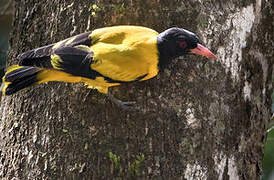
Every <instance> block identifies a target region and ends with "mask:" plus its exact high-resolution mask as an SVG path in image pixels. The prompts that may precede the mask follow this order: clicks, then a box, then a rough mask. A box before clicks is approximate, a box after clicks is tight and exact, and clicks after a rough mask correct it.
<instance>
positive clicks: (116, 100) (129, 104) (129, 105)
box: [108, 91, 136, 110]
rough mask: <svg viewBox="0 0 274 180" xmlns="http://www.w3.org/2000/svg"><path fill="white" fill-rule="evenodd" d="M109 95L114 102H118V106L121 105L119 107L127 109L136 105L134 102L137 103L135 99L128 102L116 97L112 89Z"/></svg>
mask: <svg viewBox="0 0 274 180" xmlns="http://www.w3.org/2000/svg"><path fill="white" fill-rule="evenodd" d="M108 97H109V99H110V100H111V101H112V102H113V103H114V104H116V105H117V106H119V107H121V108H122V109H125V110H126V109H130V108H132V107H133V106H134V104H136V102H135V101H128V102H124V101H121V100H119V99H117V98H115V97H114V96H113V95H112V94H111V93H110V91H108Z"/></svg>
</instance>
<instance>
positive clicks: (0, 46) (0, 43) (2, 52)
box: [0, 0, 274, 180]
mask: <svg viewBox="0 0 274 180" xmlns="http://www.w3.org/2000/svg"><path fill="white" fill-rule="evenodd" d="M12 2H13V1H12V0H1V1H0V77H1V80H2V76H3V73H4V68H5V63H6V54H7V49H8V40H9V34H10V32H11V26H12V8H13V3H12ZM272 81H274V75H273V77H272ZM0 97H1V95H0ZM272 102H274V93H272ZM272 113H274V103H273V104H272ZM273 151H274V117H272V122H271V123H270V127H269V130H268V137H267V141H266V146H265V156H264V161H263V177H262V180H274V152H273Z"/></svg>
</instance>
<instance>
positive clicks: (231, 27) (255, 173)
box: [0, 0, 274, 180]
mask: <svg viewBox="0 0 274 180" xmlns="http://www.w3.org/2000/svg"><path fill="white" fill-rule="evenodd" d="M273 17H274V9H273V3H272V2H271V1H265V0H257V1H256V2H253V1H238V0H229V1H222V2H221V1H217V0H212V1H196V0H189V1H177V0H169V1H166V0H150V1H147V0H138V1H121V0H116V1H115V0H112V1H104V0H95V1H90V0H75V1H72V0H66V1H62V0H55V1H46V0H41V1H34V0H21V1H15V12H14V22H13V25H14V27H13V32H12V36H11V39H10V49H9V54H8V59H9V60H8V64H9V65H11V64H16V63H17V60H16V56H17V55H18V54H19V53H22V52H23V51H26V50H29V49H32V48H36V47H39V46H42V45H46V44H50V43H53V42H56V41H59V40H62V39H64V38H67V37H69V36H72V35H76V34H78V33H81V32H85V31H88V30H93V29H96V28H99V27H105V26H112V25H117V24H132V25H142V26H146V27H150V28H153V29H155V30H157V31H159V32H160V31H163V30H165V29H167V28H169V27H172V26H178V27H184V28H186V29H189V30H191V31H193V32H196V33H197V34H198V35H199V37H200V40H201V42H203V44H205V45H206V46H207V47H208V48H210V49H211V50H212V51H213V52H215V53H216V54H217V55H218V61H216V62H212V61H208V60H206V59H205V58H201V57H198V56H185V57H181V58H178V59H177V60H175V61H174V63H172V64H171V65H170V66H168V67H167V69H165V70H164V71H161V72H160V73H159V75H158V76H157V77H156V78H154V79H151V80H148V81H145V82H141V83H133V84H129V85H123V86H120V87H115V88H112V89H111V91H112V92H113V93H114V94H115V96H117V97H119V98H121V99H123V100H136V102H137V107H136V109H134V110H132V111H123V110H121V109H120V108H118V107H116V106H115V105H113V104H112V103H111V102H110V101H109V100H108V98H106V97H105V96H104V95H102V94H99V93H98V92H97V91H95V90H88V89H87V88H86V87H84V85H82V84H67V83H55V82H51V83H48V84H44V85H39V86H34V87H31V88H29V89H27V90H24V91H21V92H19V93H17V94H15V95H12V96H4V97H2V102H1V109H0V111H1V114H2V117H1V121H0V137H1V139H2V140H1V142H0V149H1V159H0V160H1V161H0V176H1V177H2V178H3V179H12V178H13V177H15V179H231V180H234V179H235V180H237V179H248V180H250V179H259V178H260V176H261V172H262V159H263V147H264V142H265V135H266V128H267V124H268V121H269V119H270V110H271V98H270V95H271V92H272V90H273V85H272V84H271V77H272V70H273V55H274V54H273V52H274V51H273V43H274V42H273V39H274V35H273V32H274V28H273V22H274V19H273Z"/></svg>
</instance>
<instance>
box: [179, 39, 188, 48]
mask: <svg viewBox="0 0 274 180" xmlns="http://www.w3.org/2000/svg"><path fill="white" fill-rule="evenodd" d="M179 44H180V47H181V48H186V46H187V44H186V42H185V41H181V42H180V43H179Z"/></svg>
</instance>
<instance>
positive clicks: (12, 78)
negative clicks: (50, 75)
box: [2, 65, 42, 95]
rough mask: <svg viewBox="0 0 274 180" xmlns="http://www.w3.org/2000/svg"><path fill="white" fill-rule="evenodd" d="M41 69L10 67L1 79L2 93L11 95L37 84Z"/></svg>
mask: <svg viewBox="0 0 274 180" xmlns="http://www.w3.org/2000/svg"><path fill="white" fill-rule="evenodd" d="M41 71H42V69H41V68H37V67H30V66H18V65H14V66H11V67H10V68H9V69H8V70H7V72H6V74H5V76H4V77H3V84H2V93H3V94H5V95H11V94H13V93H16V92H17V91H19V90H21V89H24V88H26V87H28V86H31V85H33V84H36V83H37V82H38V78H37V75H38V73H39V72H41Z"/></svg>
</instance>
